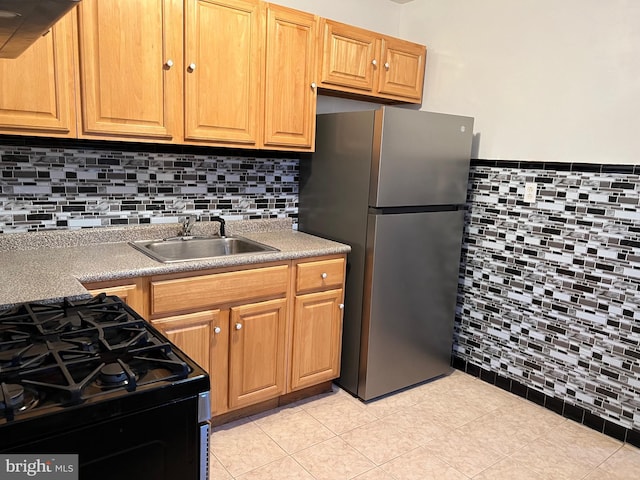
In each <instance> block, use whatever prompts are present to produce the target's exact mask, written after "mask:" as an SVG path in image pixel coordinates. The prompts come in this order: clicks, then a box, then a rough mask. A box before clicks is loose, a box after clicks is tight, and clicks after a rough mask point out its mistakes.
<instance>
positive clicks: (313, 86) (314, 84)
mask: <svg viewBox="0 0 640 480" xmlns="http://www.w3.org/2000/svg"><path fill="white" fill-rule="evenodd" d="M317 86H318V85H316V82H311V88H313V89H314V90H315V89H316V87H317Z"/></svg>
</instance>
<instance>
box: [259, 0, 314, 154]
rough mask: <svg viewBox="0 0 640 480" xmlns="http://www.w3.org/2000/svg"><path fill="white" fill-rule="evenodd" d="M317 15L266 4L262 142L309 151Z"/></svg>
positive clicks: (278, 146)
mask: <svg viewBox="0 0 640 480" xmlns="http://www.w3.org/2000/svg"><path fill="white" fill-rule="evenodd" d="M315 37H316V17H315V16H313V15H311V14H308V13H304V12H299V11H296V10H291V9H289V8H285V7H280V6H278V5H273V4H268V7H267V35H266V76H265V82H266V85H265V93H264V94H265V97H264V98H265V100H264V139H263V146H264V147H265V148H270V149H278V150H279V149H286V150H311V149H313V145H314V140H315V119H316V84H315V82H316V79H315V75H316V48H315V45H316V43H315V42H316V38H315Z"/></svg>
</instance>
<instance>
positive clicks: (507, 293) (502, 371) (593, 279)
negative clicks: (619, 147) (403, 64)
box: [454, 161, 640, 430]
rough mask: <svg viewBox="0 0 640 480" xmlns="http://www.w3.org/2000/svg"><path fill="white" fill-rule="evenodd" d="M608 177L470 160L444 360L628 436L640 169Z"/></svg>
mask: <svg viewBox="0 0 640 480" xmlns="http://www.w3.org/2000/svg"><path fill="white" fill-rule="evenodd" d="M617 170H618V171H616V168H605V167H600V166H596V165H591V166H589V167H586V166H585V168H582V169H580V168H573V167H572V166H570V165H569V164H565V165H563V167H562V169H557V168H553V167H551V166H549V165H545V164H543V163H540V164H538V166H532V165H531V164H528V165H526V168H523V167H522V165H521V164H518V163H517V162H510V163H497V162H483V161H476V162H473V163H472V169H471V175H470V183H469V191H468V192H469V193H468V205H467V208H468V210H467V223H466V231H465V240H464V245H463V254H462V264H461V270H460V273H461V274H460V284H459V295H458V311H457V319H456V334H455V340H454V356H455V357H457V358H461V359H462V360H464V361H465V362H467V363H470V364H473V365H477V366H479V367H481V368H483V369H486V370H489V371H491V372H495V373H497V374H498V375H501V376H503V377H506V378H510V379H513V380H516V381H518V382H520V383H522V384H524V385H526V386H528V387H530V388H534V389H535V390H538V391H540V392H543V393H544V394H546V395H549V396H552V397H555V398H558V399H561V400H563V401H564V402H565V403H567V404H573V405H576V406H579V407H581V408H584V409H585V410H586V411H590V412H592V413H593V414H595V415H598V416H600V417H601V418H603V419H605V420H609V421H611V422H614V423H616V424H618V425H621V426H623V427H625V428H629V429H636V430H639V429H640V205H639V195H640V175H639V173H640V172H639V171H638V168H637V167H636V168H634V167H633V166H628V167H625V166H620V168H619V169H617ZM526 182H535V183H536V185H537V200H536V202H534V203H530V204H529V203H525V202H524V201H523V194H524V189H525V183H526Z"/></svg>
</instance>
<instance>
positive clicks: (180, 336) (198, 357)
mask: <svg viewBox="0 0 640 480" xmlns="http://www.w3.org/2000/svg"><path fill="white" fill-rule="evenodd" d="M219 315H220V311H219V310H209V311H205V312H198V313H191V314H187V315H179V316H176V317H167V318H162V319H159V320H152V321H151V323H152V324H153V326H154V327H156V328H157V329H158V330H160V331H161V332H162V333H163V334H164V335H165V336H166V337H167V338H168V339H169V340H170V341H171V342H172V343H174V344H175V345H176V346H177V347H178V348H179V349H180V350H182V351H183V352H184V353H186V354H187V355H188V356H189V357H191V359H192V360H194V361H195V362H196V363H197V364H198V365H200V366H201V367H202V368H204V369H205V370H206V371H207V372H209V370H210V368H211V347H212V338H213V335H214V333H213V332H214V328H215V326H216V325H215V324H216V322H217V320H218V316H219Z"/></svg>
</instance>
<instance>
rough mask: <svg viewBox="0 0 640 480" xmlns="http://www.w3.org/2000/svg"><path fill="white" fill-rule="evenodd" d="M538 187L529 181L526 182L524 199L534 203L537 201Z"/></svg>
mask: <svg viewBox="0 0 640 480" xmlns="http://www.w3.org/2000/svg"><path fill="white" fill-rule="evenodd" d="M536 193H537V188H536V184H535V183H533V182H531V183H529V182H527V183H525V184H524V201H525V202H527V203H533V202H535V201H536Z"/></svg>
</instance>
